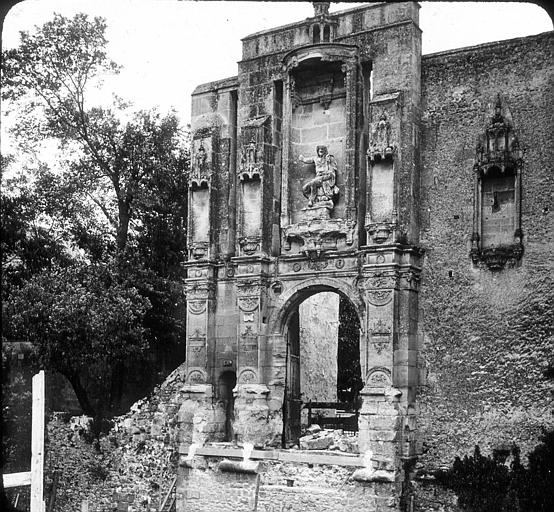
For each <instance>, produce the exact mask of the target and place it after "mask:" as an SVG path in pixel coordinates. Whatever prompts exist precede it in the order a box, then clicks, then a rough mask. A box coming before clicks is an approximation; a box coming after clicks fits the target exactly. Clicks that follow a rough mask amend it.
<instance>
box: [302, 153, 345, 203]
mask: <svg viewBox="0 0 554 512" xmlns="http://www.w3.org/2000/svg"><path fill="white" fill-rule="evenodd" d="M298 159H299V160H300V161H301V162H303V163H305V164H312V163H313V164H314V165H315V178H312V179H311V180H309V181H308V182H306V183H305V184H304V185H303V186H302V193H303V194H304V196H305V197H306V198H307V199H308V207H311V206H314V203H320V205H324V206H325V207H326V208H328V209H329V210H331V209H333V206H334V202H335V201H336V198H337V196H338V194H339V188H338V187H337V185H336V181H337V161H336V159H335V157H334V156H333V155H329V154H328V151H327V146H324V145H320V146H317V149H316V155H315V156H313V157H308V158H305V157H304V156H302V155H300V156H299V157H298Z"/></svg>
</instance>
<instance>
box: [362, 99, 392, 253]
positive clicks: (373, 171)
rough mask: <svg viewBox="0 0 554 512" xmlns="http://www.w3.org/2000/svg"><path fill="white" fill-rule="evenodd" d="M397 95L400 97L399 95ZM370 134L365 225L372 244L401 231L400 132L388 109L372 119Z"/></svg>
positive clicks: (368, 239) (379, 242) (368, 238)
mask: <svg viewBox="0 0 554 512" xmlns="http://www.w3.org/2000/svg"><path fill="white" fill-rule="evenodd" d="M393 99H394V100H395V101H396V97H394V98H393ZM393 105H395V103H393ZM391 108H392V106H391ZM369 135H370V140H369V147H368V150H367V169H368V198H367V199H368V200H367V204H368V210H367V213H366V220H365V229H366V232H367V243H368V244H383V243H385V242H394V241H396V239H397V235H398V233H397V231H398V223H397V212H396V209H395V203H394V180H395V178H394V159H395V156H396V136H395V130H393V128H392V126H391V122H390V120H389V115H388V114H387V111H386V110H384V109H383V110H382V111H381V114H380V116H379V119H378V120H377V121H376V122H374V123H371V125H370V129H369Z"/></svg>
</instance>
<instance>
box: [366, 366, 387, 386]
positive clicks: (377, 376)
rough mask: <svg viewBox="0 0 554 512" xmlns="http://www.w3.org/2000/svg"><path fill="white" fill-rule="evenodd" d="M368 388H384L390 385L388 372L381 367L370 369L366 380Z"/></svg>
mask: <svg viewBox="0 0 554 512" xmlns="http://www.w3.org/2000/svg"><path fill="white" fill-rule="evenodd" d="M366 381H367V382H366V385H367V386H369V387H376V388H385V387H389V386H390V385H391V377H390V370H389V369H388V368H384V367H382V366H378V367H375V368H372V369H371V370H370V371H369V372H368V374H367V378H366Z"/></svg>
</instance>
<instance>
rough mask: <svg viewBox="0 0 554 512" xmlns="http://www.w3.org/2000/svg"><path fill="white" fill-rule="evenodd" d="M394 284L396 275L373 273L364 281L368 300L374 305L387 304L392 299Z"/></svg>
mask: <svg viewBox="0 0 554 512" xmlns="http://www.w3.org/2000/svg"><path fill="white" fill-rule="evenodd" d="M394 286H395V277H394V275H389V274H386V273H384V272H375V273H373V274H371V275H370V276H369V277H368V278H367V280H366V281H365V283H364V287H365V289H366V291H367V300H368V301H369V303H370V304H373V305H374V306H385V305H386V304H388V303H389V302H390V301H391V300H392V296H393V288H394Z"/></svg>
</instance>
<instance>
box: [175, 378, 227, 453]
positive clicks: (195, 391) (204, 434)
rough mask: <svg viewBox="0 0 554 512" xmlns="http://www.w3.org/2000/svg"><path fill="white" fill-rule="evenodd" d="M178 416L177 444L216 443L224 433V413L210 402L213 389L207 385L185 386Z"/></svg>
mask: <svg viewBox="0 0 554 512" xmlns="http://www.w3.org/2000/svg"><path fill="white" fill-rule="evenodd" d="M182 392H183V394H184V400H183V402H182V403H181V407H180V408H179V414H178V420H177V421H178V422H179V434H178V442H179V443H191V444H192V443H194V444H197V445H203V444H204V443H206V442H208V441H218V440H220V439H221V437H222V433H224V431H225V411H224V410H223V409H222V408H221V407H219V406H218V404H214V403H213V402H212V396H213V387H212V386H211V385H209V384H187V385H185V386H184V387H183V389H182Z"/></svg>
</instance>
